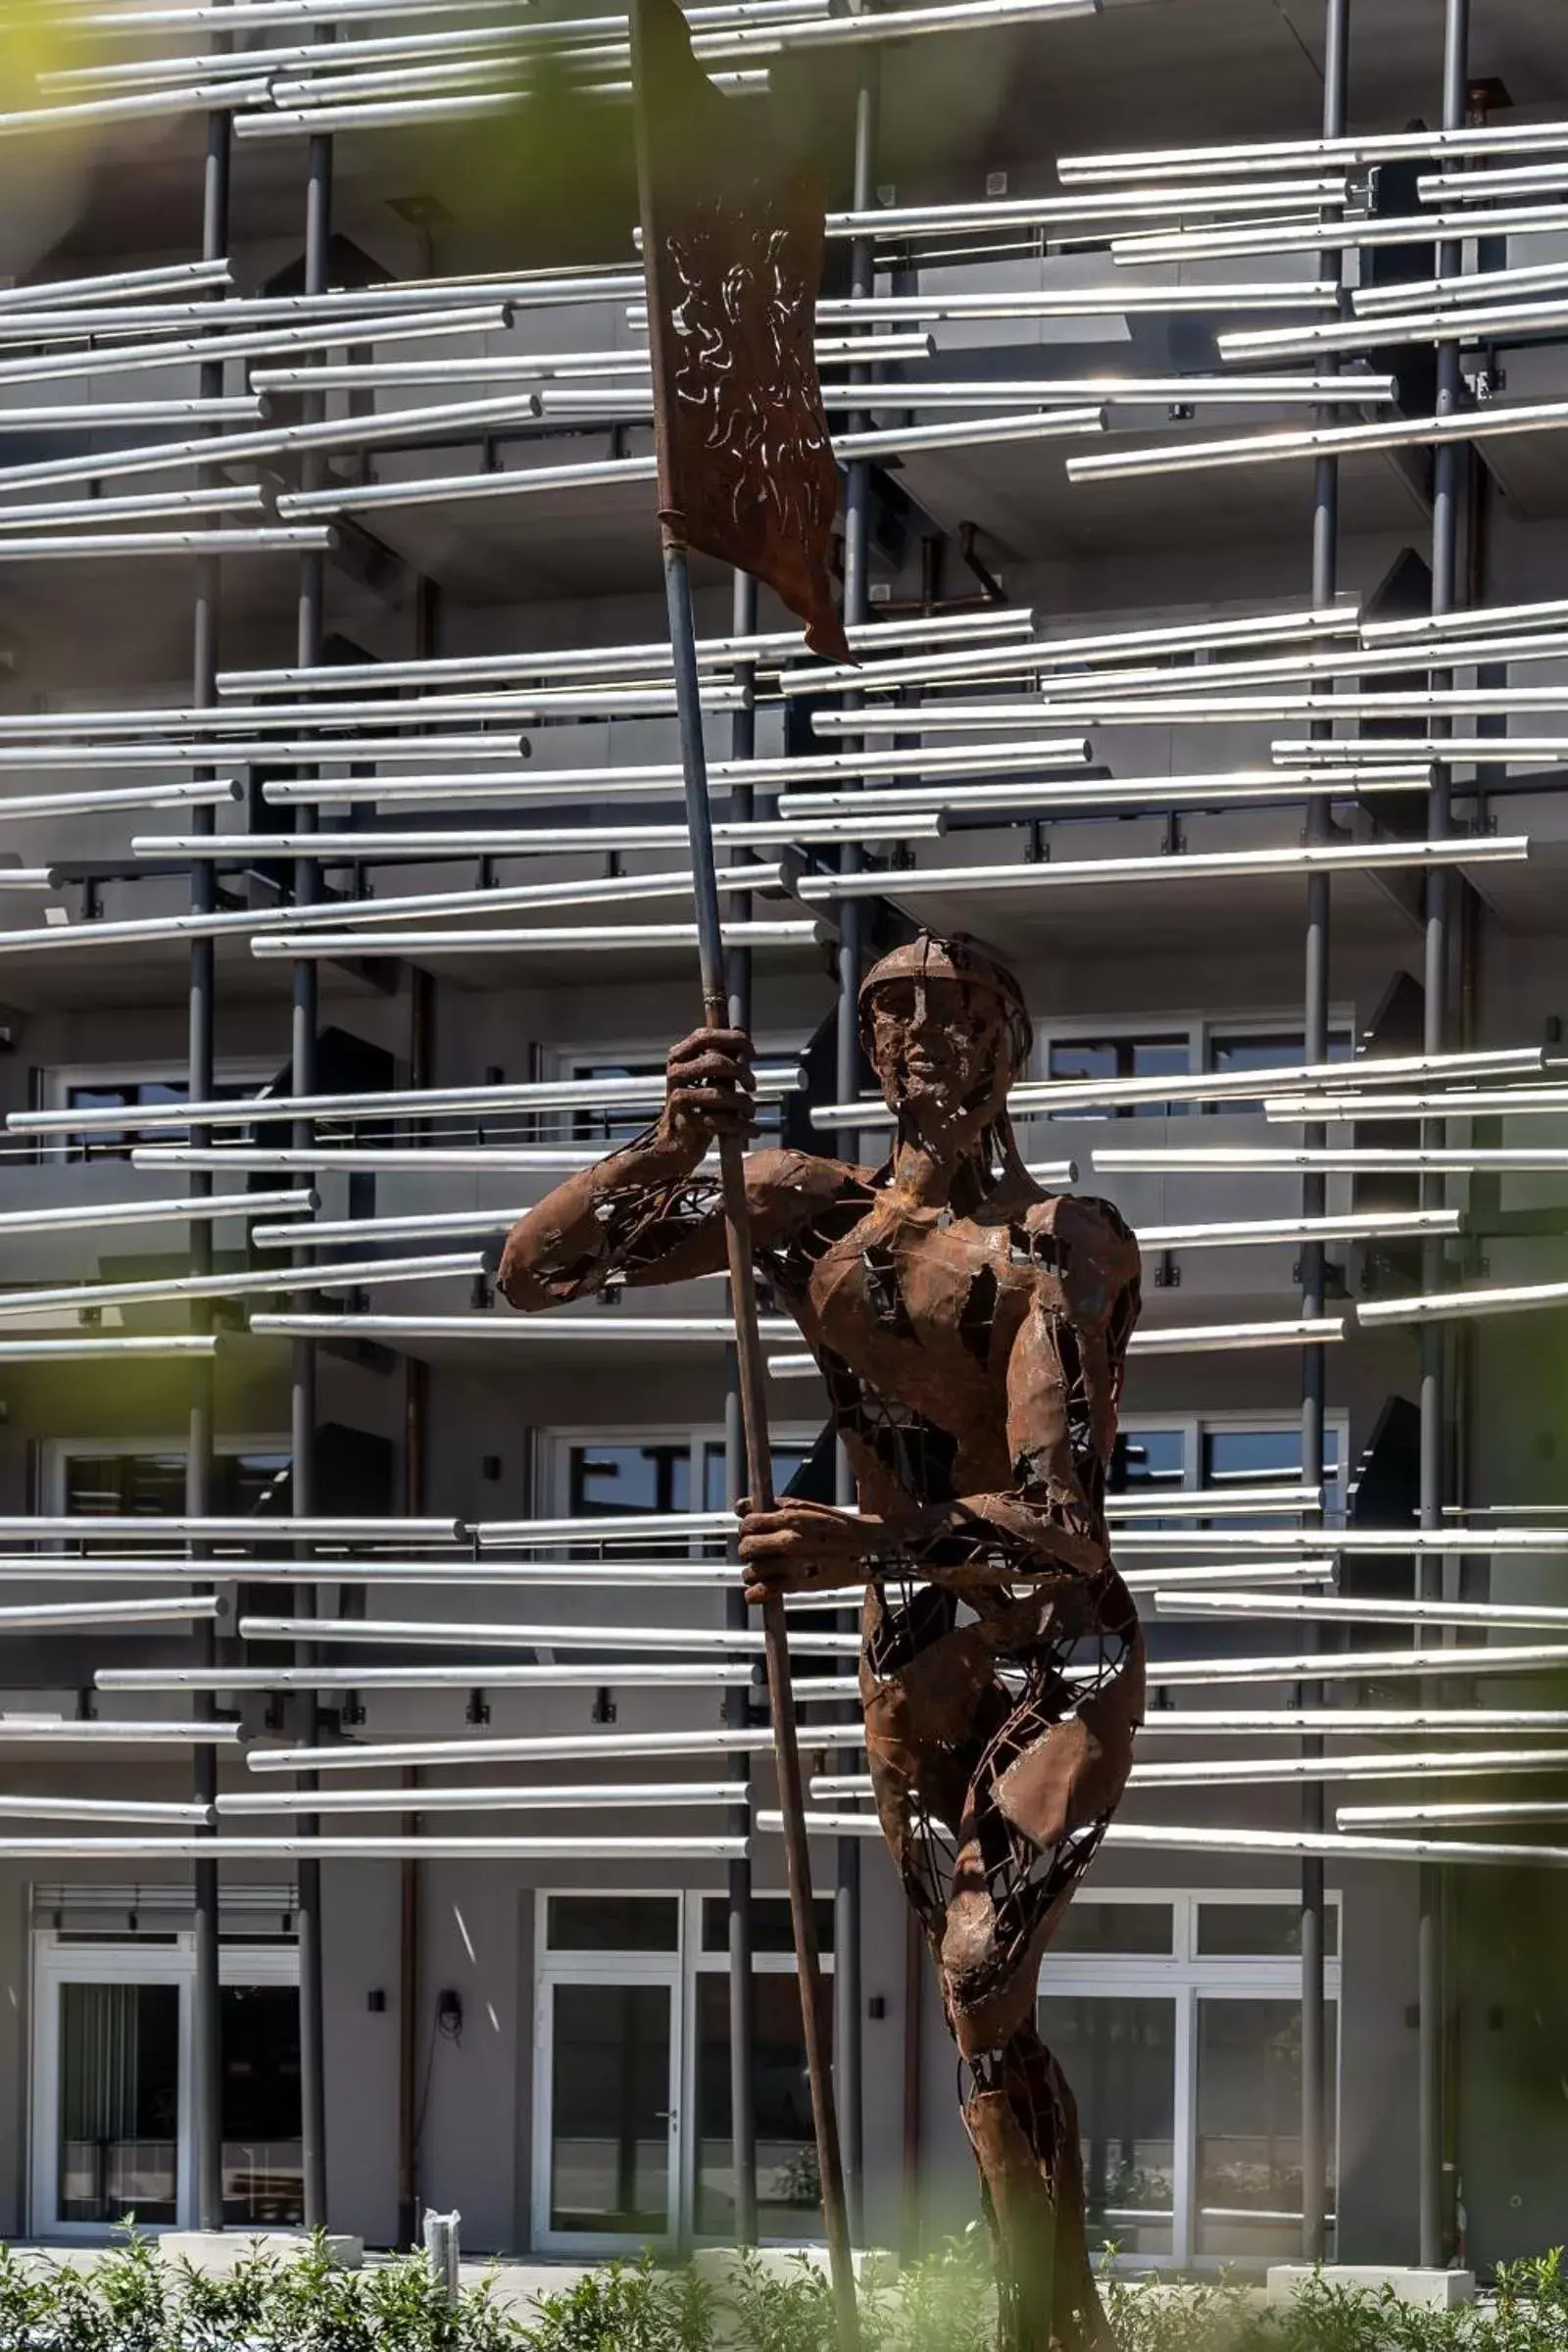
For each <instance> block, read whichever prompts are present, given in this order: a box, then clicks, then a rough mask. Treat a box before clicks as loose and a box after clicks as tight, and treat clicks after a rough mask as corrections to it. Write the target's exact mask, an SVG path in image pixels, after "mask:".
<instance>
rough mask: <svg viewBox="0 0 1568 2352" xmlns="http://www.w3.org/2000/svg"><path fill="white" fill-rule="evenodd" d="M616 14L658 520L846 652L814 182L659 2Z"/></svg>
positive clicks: (816, 642)
mask: <svg viewBox="0 0 1568 2352" xmlns="http://www.w3.org/2000/svg"><path fill="white" fill-rule="evenodd" d="M631 21H632V73H633V82H634V88H635V109H636V118H637V184H638V193H639V199H640V209H641V213H642V230H643V267H644V270H645V272H646V275H647V280H648V336H649V342H650V345H651V346H652V357H653V376H654V422H655V433H656V438H657V442H658V449H659V505H660V515H661V518H662V521H663V522H664V523H665V525H666V527H667V528H668V529H670V530H671V531H672V532H673V533H674V534H675V535H676V536H677V538H681V539H684V541H685V542H686V543H687V544H688V545H690V546H692V547H695V548H698V549H700V550H701V551H702V553H703V554H704V555H708V556H714V557H716V558H717V559H718V560H719V561H720V562H721V563H724V564H734V565H735V567H736V569H737V570H740V571H749V572H750V573H751V574H752V575H753V577H754V578H755V579H758V580H760V581H762V582H764V583H765V584H766V586H768V587H769V588H771V589H773V590H774V591H775V592H776V594H777V595H778V596H780V597H781V598H782V599H783V601H784V603H785V604H786V605H787V606H788V607H789V609H790V611H791V612H792V613H798V614H799V616H800V618H801V619H802V620H803V621H804V622H805V623H806V641H807V644H808V645H809V647H810V648H811V650H812V652H813V653H817V654H822V655H825V656H827V657H829V658H830V659H833V660H837V661H845V660H848V659H849V647H848V645H847V643H846V641H845V636H844V627H843V623H842V621H841V620H840V618H839V613H838V610H837V607H836V605H835V603H834V600H833V591H832V585H831V574H830V565H829V548H830V543H831V533H832V526H833V517H834V515H835V513H836V511H837V507H838V471H837V468H836V466H834V463H833V452H832V447H831V444H830V442H829V440H828V431H827V418H826V417H825V416H824V414H823V410H822V388H821V385H820V384H819V382H818V381H817V373H816V353H815V312H816V296H817V290H818V288H819V286H820V284H821V277H822V245H823V226H822V215H823V204H822V190H821V186H820V184H819V183H818V181H817V179H816V177H815V174H814V173H813V172H810V171H809V170H805V169H803V168H802V167H801V166H800V165H799V164H798V163H797V162H795V161H794V159H792V158H791V157H789V156H787V155H786V154H784V153H783V152H782V151H781V150H780V149H779V147H778V146H777V144H776V143H775V142H774V140H773V139H772V138H771V137H770V135H769V133H768V130H767V126H766V124H765V123H763V122H761V121H760V120H759V114H758V109H757V108H756V107H755V106H754V105H751V104H749V103H744V102H736V101H734V100H731V99H727V98H724V97H723V96H721V95H720V93H719V92H718V91H717V90H715V89H714V87H713V85H712V83H711V81H710V80H709V78H708V75H707V74H706V73H704V72H703V71H702V68H701V67H700V66H699V65H698V63H697V60H696V59H695V58H694V57H693V55H692V47H691V39H690V36H689V34H688V31H687V26H686V20H685V18H684V16H683V15H682V14H681V12H680V10H679V8H677V7H676V5H675V0H633V6H632V17H631Z"/></svg>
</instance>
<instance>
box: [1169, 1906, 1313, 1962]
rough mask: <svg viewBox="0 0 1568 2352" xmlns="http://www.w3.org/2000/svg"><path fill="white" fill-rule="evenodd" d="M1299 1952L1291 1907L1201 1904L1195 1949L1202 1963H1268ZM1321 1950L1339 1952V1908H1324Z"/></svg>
mask: <svg viewBox="0 0 1568 2352" xmlns="http://www.w3.org/2000/svg"><path fill="white" fill-rule="evenodd" d="M1300 1948H1301V1914H1300V1911H1299V1907H1298V1906H1297V1905H1296V1904H1295V1903H1294V1902H1292V1903H1200V1904H1199V1906H1198V1949H1199V1952H1200V1954H1201V1956H1202V1957H1203V1958H1205V1959H1218V1958H1229V1959H1238V1958H1247V1957H1252V1958H1257V1959H1268V1958H1272V1957H1277V1956H1280V1955H1285V1954H1290V1953H1294V1952H1299V1950H1300ZM1323 1948H1324V1950H1325V1951H1326V1952H1328V1953H1330V1954H1331V1955H1332V1954H1333V1953H1335V1952H1337V1951H1338V1950H1339V1948H1340V1907H1339V1905H1338V1903H1326V1904H1325V1905H1324V1908H1323Z"/></svg>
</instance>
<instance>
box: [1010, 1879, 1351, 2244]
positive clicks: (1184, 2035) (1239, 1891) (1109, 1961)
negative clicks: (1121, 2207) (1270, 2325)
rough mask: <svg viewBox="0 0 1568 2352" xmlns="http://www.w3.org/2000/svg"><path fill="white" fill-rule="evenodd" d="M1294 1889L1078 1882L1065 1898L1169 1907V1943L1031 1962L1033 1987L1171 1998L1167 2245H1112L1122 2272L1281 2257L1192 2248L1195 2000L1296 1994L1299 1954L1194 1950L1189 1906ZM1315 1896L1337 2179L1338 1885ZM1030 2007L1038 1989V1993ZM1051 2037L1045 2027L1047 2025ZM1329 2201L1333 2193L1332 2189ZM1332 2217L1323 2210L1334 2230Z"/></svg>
mask: <svg viewBox="0 0 1568 2352" xmlns="http://www.w3.org/2000/svg"><path fill="white" fill-rule="evenodd" d="M1300 1900H1301V1898H1300V1894H1299V1891H1298V1890H1297V1889H1296V1888H1294V1887H1184V1888H1176V1887H1114V1886H1110V1885H1108V1884H1107V1885H1103V1886H1100V1887H1092V1888H1085V1889H1084V1890H1083V1891H1082V1892H1080V1893H1079V1894H1077V1895H1075V1896H1074V1898H1073V1907H1074V1909H1075V1910H1076V1909H1079V1908H1081V1907H1082V1906H1083V1905H1084V1904H1094V1903H1096V1902H1103V1903H1162V1904H1167V1905H1169V1906H1170V1909H1171V1914H1172V1921H1171V1949H1170V1951H1169V1953H1168V1954H1162V1953H1152V1952H1136V1953H1127V1954H1118V1953H1114V1952H1100V1951H1097V1952H1083V1953H1076V1952H1075V1953H1072V1954H1063V1955H1061V1956H1060V1957H1057V1956H1056V1955H1054V1953H1052V1952H1051V1951H1050V1950H1048V1951H1047V1953H1046V1956H1045V1959H1044V1961H1043V1962H1042V1964H1041V1969H1040V1985H1039V1994H1040V1995H1043V1996H1046V1997H1055V1996H1060V1997H1061V1998H1063V1999H1073V2000H1093V1999H1114V1998H1116V1997H1118V1996H1121V1995H1126V1996H1128V1997H1131V1998H1138V1997H1143V1998H1146V1999H1147V1998H1158V1999H1167V2000H1169V2001H1170V2002H1171V2003H1172V2004H1173V2011H1172V2023H1173V2027H1174V2034H1173V2042H1174V2058H1173V2081H1172V2121H1173V2131H1172V2142H1171V2191H1172V2197H1171V2246H1170V2251H1169V2252H1168V2253H1148V2252H1142V2251H1141V2252H1139V2253H1136V2254H1118V2255H1117V2256H1116V2258H1115V2259H1116V2267H1117V2268H1118V2269H1126V2270H1131V2271H1148V2270H1177V2271H1188V2270H1200V2271H1213V2270H1224V2269H1227V2268H1230V2267H1234V2266H1235V2264H1237V2263H1238V2262H1250V2261H1253V2260H1264V2259H1272V2260H1276V2261H1277V2260H1280V2259H1282V2257H1280V2256H1278V2255H1275V2256H1271V2257H1264V2256H1257V2257H1252V2256H1250V2255H1249V2254H1248V2253H1247V2252H1246V2251H1245V2250H1243V2251H1242V2252H1240V2253H1236V2252H1231V2253H1212V2254H1210V2253H1199V2252H1198V2251H1197V2245H1198V2238H1199V2222H1200V2218H1201V2217H1200V2215H1199V2213H1198V2210H1197V2183H1198V2005H1199V2002H1200V2001H1209V2000H1291V2001H1296V2002H1297V2003H1299V2001H1300V1997H1301V1962H1300V1957H1299V1954H1297V1953H1277V1954H1273V1955H1269V1954H1266V1953H1265V1954H1258V1953H1220V1954H1202V1955H1200V1953H1199V1950H1198V1914H1199V1908H1200V1906H1201V1905H1202V1904H1233V1905H1234V1904H1244V1903H1245V1904H1250V1905H1257V1904H1267V1905H1270V1906H1274V1905H1278V1906H1280V1907H1281V1908H1290V1909H1294V1910H1299V1908H1300ZM1324 1900H1325V1901H1326V1902H1327V1903H1328V1904H1329V1905H1330V1906H1331V1907H1332V1908H1333V1909H1334V1911H1335V1912H1336V1914H1337V1917H1338V1933H1337V1935H1336V1938H1335V1946H1336V1948H1335V1956H1334V1957H1333V1958H1332V1959H1325V1961H1324V1964H1323V1989H1324V1997H1325V1999H1326V2000H1327V2001H1329V2002H1332V2003H1333V2015H1334V2048H1333V2054H1332V2067H1333V2078H1334V2085H1335V2093H1336V2095H1335V2101H1334V2115H1335V2144H1334V2146H1333V2148H1332V2149H1331V2151H1330V2154H1331V2158H1332V2167H1331V2169H1332V2172H1333V2177H1334V2180H1335V2181H1336V2183H1338V2181H1339V2179H1340V2163H1339V2123H1340V2116H1341V2113H1342V2110H1343V2099H1342V2097H1341V2095H1340V2094H1341V2091H1342V2088H1343V2040H1344V2031H1345V2003H1344V1999H1343V1997H1342V1986H1343V1971H1344V1952H1345V1909H1344V1898H1343V1895H1342V1894H1341V1892H1340V1890H1339V1889H1338V1888H1331V1889H1329V1890H1328V1891H1327V1892H1326V1893H1325V1896H1324ZM1037 2012H1038V1996H1037ZM1045 2038H1046V2040H1047V2042H1048V2043H1049V2041H1050V2034H1049V2033H1047V2034H1046V2035H1045ZM1335 2201H1336V2203H1337V2202H1338V2196H1337V2194H1336V2200H1335ZM1336 2220H1337V2217H1336V2216H1335V2215H1333V2214H1331V2215H1330V2216H1329V2217H1328V2227H1329V2229H1335V2227H1336Z"/></svg>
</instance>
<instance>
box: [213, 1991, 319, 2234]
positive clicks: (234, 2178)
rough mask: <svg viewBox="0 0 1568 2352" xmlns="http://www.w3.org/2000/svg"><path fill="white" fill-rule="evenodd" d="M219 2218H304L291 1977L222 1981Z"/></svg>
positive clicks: (252, 2221) (250, 2224)
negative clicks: (281, 1981)
mask: <svg viewBox="0 0 1568 2352" xmlns="http://www.w3.org/2000/svg"><path fill="white" fill-rule="evenodd" d="M219 2015H220V2020H221V2035H222V2052H223V2087H222V2100H223V2114H222V2126H223V2158H222V2162H223V2219H224V2221H225V2222H226V2223H228V2224H229V2225H230V2226H238V2227H241V2228H246V2229H276V2228H278V2227H279V2226H281V2225H283V2224H287V2223H295V2222H302V2221H303V2220H304V2218H305V2172H304V2162H303V2150H302V2148H301V2144H300V1996H299V1988H298V1986H297V1985H224V1986H223V1987H222V1990H221V1993H220V1995H219Z"/></svg>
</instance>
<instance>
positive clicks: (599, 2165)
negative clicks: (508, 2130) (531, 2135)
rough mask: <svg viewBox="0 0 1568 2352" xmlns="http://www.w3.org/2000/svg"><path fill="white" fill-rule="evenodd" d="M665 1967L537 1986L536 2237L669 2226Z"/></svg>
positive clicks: (671, 2057) (659, 2231)
mask: <svg viewBox="0 0 1568 2352" xmlns="http://www.w3.org/2000/svg"><path fill="white" fill-rule="evenodd" d="M678 1986H679V1980H678V1978H677V1976H676V1974H675V1972H674V1971H673V1970H670V1971H668V1972H664V1971H661V1972H660V1973H659V1974H658V1975H655V1974H654V1973H652V1972H650V1973H649V1974H647V1975H642V1974H640V1973H639V1974H636V1975H633V1974H631V1973H630V1972H627V1973H626V1974H624V1975H621V1974H616V1975H614V1976H612V1975H610V1974H609V1973H608V1972H606V1973H600V1972H599V1971H595V1972H594V1973H593V1974H591V1975H589V1974H584V1975H583V1976H582V1977H581V1978H571V1977H558V1978H554V1979H551V1980H548V1981H546V1982H545V1983H544V1984H542V1985H540V1988H539V1993H540V1999H539V2011H538V2036H537V2042H536V2050H535V2057H536V2082H537V2095H536V2098H535V2102H534V2117H535V2147H534V2232H533V2233H534V2243H535V2244H536V2245H537V2246H539V2247H540V2248H541V2249H546V2250H549V2251H552V2252H589V2253H607V2252H612V2251H614V2250H616V2249H621V2250H635V2249H636V2248H638V2247H641V2246H644V2245H649V2244H656V2243H659V2242H662V2241H663V2240H665V2239H668V2238H670V2237H672V2236H673V2235H674V2233H675V2225H676V2213H675V2192H676V2183H677V2181H678V2180H679V2177H680V2168H679V2160H678V2150H679V2127H680V2116H679V2108H678V2102H677V2095H676V2094H677V2083H678V2075H677V2066H676V2057H677V2053H676V2046H675V2001H676V1995H677V1991H678Z"/></svg>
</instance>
